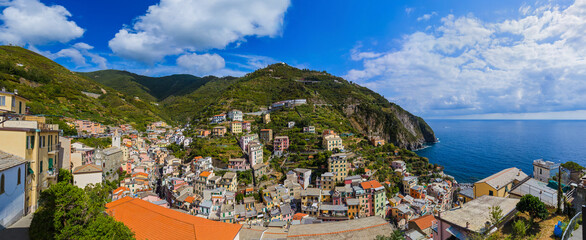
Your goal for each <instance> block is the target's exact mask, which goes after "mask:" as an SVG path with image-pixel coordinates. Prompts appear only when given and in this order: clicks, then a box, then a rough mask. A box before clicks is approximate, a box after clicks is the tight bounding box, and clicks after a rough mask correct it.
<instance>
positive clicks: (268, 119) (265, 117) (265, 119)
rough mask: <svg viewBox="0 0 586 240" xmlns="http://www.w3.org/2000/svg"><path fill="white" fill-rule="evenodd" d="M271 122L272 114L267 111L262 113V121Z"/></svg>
mask: <svg viewBox="0 0 586 240" xmlns="http://www.w3.org/2000/svg"><path fill="white" fill-rule="evenodd" d="M270 122H271V114H268V113H265V114H263V115H262V123H264V124H268V123H270Z"/></svg>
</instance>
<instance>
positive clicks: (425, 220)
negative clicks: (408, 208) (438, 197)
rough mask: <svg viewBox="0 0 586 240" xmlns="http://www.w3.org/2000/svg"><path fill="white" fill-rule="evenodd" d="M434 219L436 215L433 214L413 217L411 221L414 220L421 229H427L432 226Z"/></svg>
mask: <svg viewBox="0 0 586 240" xmlns="http://www.w3.org/2000/svg"><path fill="white" fill-rule="evenodd" d="M433 221H435V217H434V216H433V215H425V216H423V217H419V218H416V219H413V220H411V221H409V222H413V223H415V224H416V225H417V226H418V227H419V229H421V230H425V229H427V228H430V227H431V225H432V224H433Z"/></svg>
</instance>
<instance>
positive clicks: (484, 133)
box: [417, 120, 586, 183]
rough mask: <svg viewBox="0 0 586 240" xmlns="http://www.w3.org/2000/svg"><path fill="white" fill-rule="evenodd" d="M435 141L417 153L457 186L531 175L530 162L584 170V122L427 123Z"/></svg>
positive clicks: (463, 121)
mask: <svg viewBox="0 0 586 240" xmlns="http://www.w3.org/2000/svg"><path fill="white" fill-rule="evenodd" d="M426 122H427V123H428V124H429V125H430V126H431V128H432V129H433V131H434V132H435V135H436V137H437V138H439V141H438V142H437V143H434V144H431V145H428V146H427V147H426V148H424V149H421V150H418V151H417V154H418V155H420V156H423V157H427V158H428V159H429V161H430V162H431V163H437V164H439V165H442V166H444V167H445V168H444V173H445V174H448V175H451V176H453V177H454V178H455V179H456V181H458V182H459V183H473V182H476V181H478V180H480V179H483V178H485V177H487V176H490V175H492V174H494V173H497V172H499V171H500V170H503V169H505V168H510V167H517V168H520V169H521V170H522V171H523V172H525V173H526V174H528V175H532V174H533V170H532V169H533V167H532V164H533V160H535V159H540V158H542V159H544V160H546V161H552V162H557V163H559V162H567V161H574V162H576V163H578V164H580V165H582V166H586V121H581V120H579V121H578V120H426Z"/></svg>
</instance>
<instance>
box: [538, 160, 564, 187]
mask: <svg viewBox="0 0 586 240" xmlns="http://www.w3.org/2000/svg"><path fill="white" fill-rule="evenodd" d="M558 167H559V164H555V163H554V162H551V161H544V160H543V159H537V160H534V161H533V178H535V179H537V180H539V181H541V182H545V183H547V182H548V181H549V179H550V178H551V177H553V176H555V175H556V174H557V173H558Z"/></svg>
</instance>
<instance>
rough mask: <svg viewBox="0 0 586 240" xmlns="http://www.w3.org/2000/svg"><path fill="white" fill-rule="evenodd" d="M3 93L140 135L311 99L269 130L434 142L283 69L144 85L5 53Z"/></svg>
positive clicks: (420, 130)
mask: <svg viewBox="0 0 586 240" xmlns="http://www.w3.org/2000/svg"><path fill="white" fill-rule="evenodd" d="M0 87H6V88H7V89H8V90H9V91H13V90H14V89H18V90H19V93H20V94H21V95H23V96H24V97H26V98H29V99H30V100H31V103H30V104H29V106H30V110H31V112H32V113H34V114H48V115H59V116H67V117H73V118H78V119H89V120H93V121H97V122H101V123H104V124H119V123H131V124H134V125H135V126H138V127H139V128H142V127H144V126H145V125H146V124H148V123H150V122H153V121H158V120H166V121H168V122H169V123H172V124H173V123H187V122H191V123H193V124H194V125H195V126H198V125H202V124H207V123H208V121H207V119H208V118H209V117H211V116H213V115H215V114H219V113H221V112H226V111H228V110H231V109H240V110H242V111H244V112H257V111H261V110H267V109H268V108H269V106H270V105H271V104H272V103H274V102H278V101H283V100H289V99H300V98H301V99H307V104H306V105H304V106H299V107H297V108H294V109H285V110H280V111H273V112H271V114H272V115H273V116H274V117H275V121H274V122H273V123H271V125H270V126H267V127H271V128H276V129H279V128H281V127H282V126H281V125H284V123H285V122H286V121H296V122H298V123H299V125H298V127H303V126H307V125H315V126H317V127H318V128H319V129H333V130H336V131H337V132H340V133H352V134H359V135H361V136H365V137H368V136H380V137H383V138H385V139H386V140H387V141H389V142H392V143H394V144H395V145H397V146H400V147H405V148H409V149H414V148H418V147H421V146H422V145H423V144H424V143H425V142H433V141H435V135H434V133H433V130H432V129H431V128H430V127H429V126H428V125H427V124H426V123H425V121H424V120H423V119H421V118H419V117H416V116H414V115H412V114H410V113H409V112H407V111H405V110H403V109H402V108H401V107H399V106H398V105H396V104H393V103H390V102H389V101H387V100H386V99H385V98H384V97H383V96H381V95H379V94H377V93H375V92H373V91H371V90H369V89H368V88H365V87H361V86H359V85H357V84H354V83H352V82H348V81H346V80H344V79H342V78H340V77H336V76H333V75H331V74H328V73H326V72H318V71H312V70H307V69H303V70H302V69H297V68H294V67H291V66H288V65H286V64H274V65H270V66H268V67H266V68H263V69H259V70H257V71H255V72H252V73H249V74H247V75H246V76H244V77H241V78H235V77H223V78H218V77H213V76H208V77H203V78H200V77H195V76H191V75H171V76H165V77H147V76H141V75H137V74H134V73H129V72H126V71H117V70H104V71H97V72H89V73H75V72H72V71H69V70H67V69H66V68H64V67H62V66H60V65H59V64H57V63H55V62H53V61H51V60H50V59H47V58H45V57H43V56H41V55H39V54H36V53H34V52H31V51H28V50H26V49H23V48H20V47H12V46H2V47H0ZM291 110H292V111H291ZM258 121H260V120H259V119H258ZM277 123H278V124H277Z"/></svg>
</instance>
